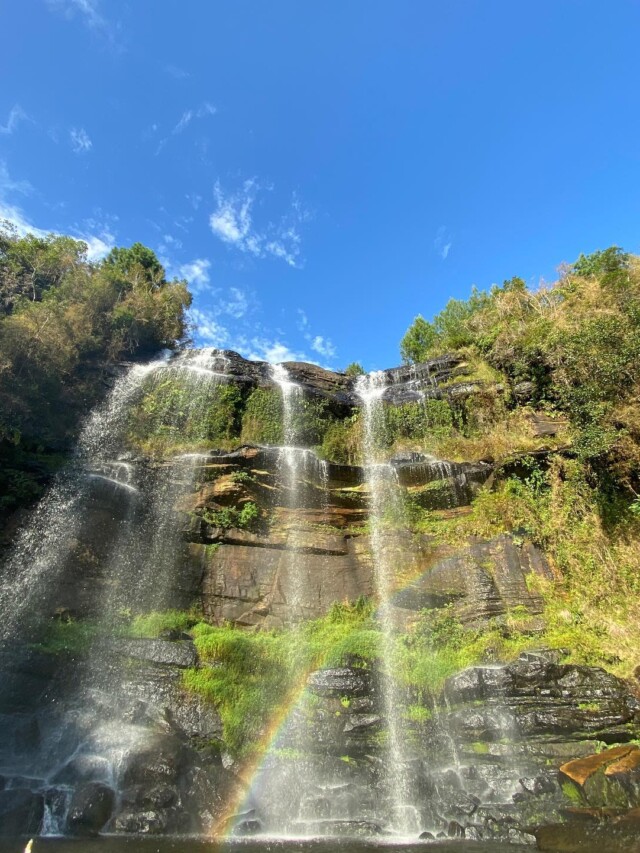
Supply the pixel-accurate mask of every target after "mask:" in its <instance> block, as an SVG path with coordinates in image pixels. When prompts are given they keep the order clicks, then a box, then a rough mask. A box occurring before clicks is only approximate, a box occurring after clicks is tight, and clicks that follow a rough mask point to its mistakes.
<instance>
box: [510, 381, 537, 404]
mask: <svg viewBox="0 0 640 853" xmlns="http://www.w3.org/2000/svg"><path fill="white" fill-rule="evenodd" d="M535 390H536V386H535V385H534V384H533V382H518V383H517V384H516V385H514V386H513V393H514V395H515V397H516V399H517V401H518V402H519V403H526V402H527V401H529V400H531V399H532V398H533V395H534V393H535Z"/></svg>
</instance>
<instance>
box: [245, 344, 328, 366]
mask: <svg viewBox="0 0 640 853" xmlns="http://www.w3.org/2000/svg"><path fill="white" fill-rule="evenodd" d="M245 357H246V358H249V359H252V360H257V361H268V362H269V363H270V364H279V363H280V362H282V361H309V359H308V358H307V356H306V355H305V354H304V353H303V352H297V351H296V350H293V349H291V347H290V346H289V345H288V344H286V343H283V342H282V341H279V340H275V341H270V340H265V339H263V338H262V339H261V338H253V339H252V341H251V346H250V348H249V351H248V353H247V355H246V356H245ZM312 363H313V362H312Z"/></svg>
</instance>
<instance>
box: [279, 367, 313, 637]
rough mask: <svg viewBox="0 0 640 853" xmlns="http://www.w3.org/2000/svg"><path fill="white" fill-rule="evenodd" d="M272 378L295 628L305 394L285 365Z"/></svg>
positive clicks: (300, 598) (299, 610)
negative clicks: (278, 406) (278, 407)
mask: <svg viewBox="0 0 640 853" xmlns="http://www.w3.org/2000/svg"><path fill="white" fill-rule="evenodd" d="M271 376H272V379H273V381H274V382H275V383H276V385H277V386H278V387H279V388H280V392H281V394H282V438H283V446H282V447H281V448H280V460H279V467H280V471H281V476H282V481H283V486H284V492H285V496H286V504H287V507H286V508H287V510H289V511H290V515H289V520H288V531H287V549H286V551H285V554H284V558H285V560H286V569H287V571H286V576H287V605H288V608H287V609H288V613H289V619H290V621H291V622H292V623H293V624H294V625H295V624H296V623H297V622H298V621H299V620H300V618H301V617H302V614H303V606H304V575H303V573H302V572H301V571H300V565H299V563H300V556H301V555H299V554H298V552H297V548H298V544H299V534H298V526H299V522H298V519H297V518H296V510H298V509H299V503H300V495H299V490H300V479H301V474H302V471H303V466H304V461H305V450H304V448H301V447H297V446H296V439H297V436H296V424H295V411H296V404H297V402H298V401H299V400H300V397H301V395H302V388H301V386H300V385H297V384H296V383H295V382H292V381H291V379H290V378H289V374H288V372H287V369H286V368H285V367H284V365H282V364H273V365H271Z"/></svg>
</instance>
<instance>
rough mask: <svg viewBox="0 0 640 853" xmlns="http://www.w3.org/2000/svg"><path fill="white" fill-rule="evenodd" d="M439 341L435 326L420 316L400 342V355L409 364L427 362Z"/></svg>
mask: <svg viewBox="0 0 640 853" xmlns="http://www.w3.org/2000/svg"><path fill="white" fill-rule="evenodd" d="M437 339H438V333H437V331H436V329H435V327H434V326H433V324H432V323H429V322H428V321H427V320H425V319H424V317H423V316H422V315H421V314H418V316H417V317H416V318H415V320H414V321H413V323H412V324H411V325H410V326H409V328H408V329H407V331H406V332H405V335H404V337H403V338H402V340H401V341H400V354H401V356H402V358H403V360H404V361H407V362H420V361H426V360H427V359H428V358H429V355H430V353H431V351H432V349H433V347H434V346H435V344H436V341H437Z"/></svg>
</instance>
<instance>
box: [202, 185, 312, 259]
mask: <svg viewBox="0 0 640 853" xmlns="http://www.w3.org/2000/svg"><path fill="white" fill-rule="evenodd" d="M272 189H273V187H271V186H261V185H260V184H258V182H257V181H256V180H255V178H251V179H250V180H247V181H245V182H244V183H243V184H242V187H241V188H240V189H239V190H238V191H237V192H235V193H230V194H225V193H224V192H223V190H222V187H221V186H220V183H219V182H216V185H215V187H214V196H215V200H216V209H215V210H214V211H213V213H212V214H211V215H210V217H209V225H210V227H211V231H212V232H213V234H214V235H215V236H216V237H218V238H219V239H220V240H222V241H223V242H224V243H227V244H228V245H230V246H233V247H234V248H236V249H238V250H240V251H241V252H245V253H247V254H250V255H253V256H254V257H256V258H263V257H266V256H268V255H271V256H272V257H274V258H280V259H281V260H283V261H285V263H287V264H288V265H289V266H291V267H297V266H299V265H300V263H301V243H302V239H301V236H300V232H299V230H298V226H299V224H300V223H301V222H303V221H305V219H306V218H307V214H306V212H304V211H303V210H302V208H301V205H300V202H299V200H298V199H297V197H296V196H294V198H293V201H292V204H291V210H290V211H289V212H288V213H286V214H285V215H284V216H282V217H280V220H279V222H278V223H277V224H274V223H273V222H268V223H266V224H265V225H264V227H262V228H258V227H256V226H255V225H254V221H253V212H254V207H255V205H256V199H257V197H258V194H259V193H260V192H263V191H271V190H272Z"/></svg>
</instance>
